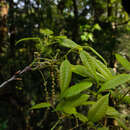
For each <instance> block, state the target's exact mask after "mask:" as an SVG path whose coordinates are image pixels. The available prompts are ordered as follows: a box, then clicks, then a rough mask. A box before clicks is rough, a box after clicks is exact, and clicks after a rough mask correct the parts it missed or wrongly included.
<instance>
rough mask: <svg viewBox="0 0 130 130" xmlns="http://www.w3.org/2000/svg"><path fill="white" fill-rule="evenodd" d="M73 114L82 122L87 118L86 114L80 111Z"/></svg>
mask: <svg viewBox="0 0 130 130" xmlns="http://www.w3.org/2000/svg"><path fill="white" fill-rule="evenodd" d="M74 116H76V117H77V118H79V120H80V121H82V122H84V123H85V122H87V121H88V118H87V117H86V116H84V115H83V114H81V113H78V112H77V113H76V114H74Z"/></svg>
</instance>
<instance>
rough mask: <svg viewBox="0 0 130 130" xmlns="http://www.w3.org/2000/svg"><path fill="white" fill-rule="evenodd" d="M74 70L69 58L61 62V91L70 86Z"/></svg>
mask: <svg viewBox="0 0 130 130" xmlns="http://www.w3.org/2000/svg"><path fill="white" fill-rule="evenodd" d="M71 76H72V71H71V64H70V63H69V61H68V60H65V61H63V62H62V63H61V66H60V89H61V93H62V92H63V91H64V90H65V89H66V88H67V87H68V86H69V84H70V81H71Z"/></svg>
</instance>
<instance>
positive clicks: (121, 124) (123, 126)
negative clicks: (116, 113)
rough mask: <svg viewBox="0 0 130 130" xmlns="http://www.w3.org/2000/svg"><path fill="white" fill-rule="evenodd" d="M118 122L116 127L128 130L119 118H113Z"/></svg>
mask: <svg viewBox="0 0 130 130" xmlns="http://www.w3.org/2000/svg"><path fill="white" fill-rule="evenodd" d="M115 119H116V120H117V122H118V125H119V126H121V127H122V128H124V130H128V128H127V126H126V125H125V123H124V121H123V120H121V119H120V118H115Z"/></svg>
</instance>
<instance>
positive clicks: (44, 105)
mask: <svg viewBox="0 0 130 130" xmlns="http://www.w3.org/2000/svg"><path fill="white" fill-rule="evenodd" d="M46 107H51V104H50V103H47V102H43V103H39V104H36V105H34V106H32V107H31V108H30V109H41V108H46Z"/></svg>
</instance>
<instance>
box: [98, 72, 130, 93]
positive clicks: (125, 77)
mask: <svg viewBox="0 0 130 130" xmlns="http://www.w3.org/2000/svg"><path fill="white" fill-rule="evenodd" d="M129 80H130V74H119V75H117V76H114V77H113V78H112V79H111V80H108V81H106V82H105V83H104V84H103V85H102V86H101V88H100V89H99V92H101V91H104V90H106V89H114V88H116V87H117V86H119V85H121V84H123V83H126V82H128V81H129Z"/></svg>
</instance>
